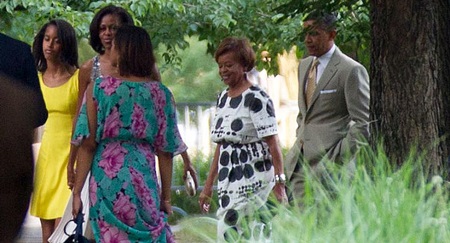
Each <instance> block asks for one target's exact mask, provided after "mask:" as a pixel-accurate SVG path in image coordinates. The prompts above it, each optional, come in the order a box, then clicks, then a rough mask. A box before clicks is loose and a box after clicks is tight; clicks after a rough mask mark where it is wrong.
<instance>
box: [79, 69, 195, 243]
mask: <svg viewBox="0 0 450 243" xmlns="http://www.w3.org/2000/svg"><path fill="white" fill-rule="evenodd" d="M93 99H94V104H95V106H96V109H97V131H96V134H95V138H96V141H97V143H98V146H97V150H96V152H95V155H94V159H93V162H92V167H91V178H90V183H89V184H90V186H89V191H90V211H89V213H90V215H89V219H90V221H91V224H92V228H93V232H94V235H95V238H96V241H97V242H107V243H114V242H173V241H174V239H173V235H172V233H171V231H170V227H169V225H168V224H167V215H165V213H164V212H162V211H160V209H159V207H160V187H159V185H158V179H157V173H156V166H155V151H156V150H161V151H165V152H170V153H173V154H174V155H175V154H179V153H181V152H182V151H184V150H186V149H187V147H186V145H185V144H184V143H183V141H182V139H181V137H180V134H179V131H178V127H177V120H176V110H175V103H174V100H173V96H172V94H171V92H170V91H169V90H168V89H167V87H165V86H164V85H163V84H161V83H160V82H153V81H149V82H132V81H125V80H120V79H116V78H112V77H105V78H98V79H96V80H95V82H94V87H93ZM92 135H94V134H92ZM87 136H90V134H89V129H88V120H87V114H86V105H85V104H83V106H82V109H81V111H80V114H79V117H78V120H77V124H76V128H75V133H74V135H73V141H72V143H73V144H75V145H80V144H81V142H82V140H83V139H84V138H86V137H87Z"/></svg>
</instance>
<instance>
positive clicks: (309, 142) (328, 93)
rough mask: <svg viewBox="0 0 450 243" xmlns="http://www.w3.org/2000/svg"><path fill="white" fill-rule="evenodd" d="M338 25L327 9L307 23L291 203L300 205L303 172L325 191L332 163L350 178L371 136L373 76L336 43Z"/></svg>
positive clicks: (291, 159)
mask: <svg viewBox="0 0 450 243" xmlns="http://www.w3.org/2000/svg"><path fill="white" fill-rule="evenodd" d="M336 24H337V17H336V16H335V15H334V14H331V13H326V12H323V11H314V12H312V13H311V14H309V15H308V16H307V17H306V19H305V20H304V22H303V28H304V31H305V34H306V35H305V40H304V42H305V46H306V48H307V50H308V53H309V55H310V56H309V57H307V58H305V59H303V60H301V62H300V65H299V71H298V81H299V94H298V106H299V114H298V116H297V123H298V128H297V133H296V136H297V139H296V142H295V144H294V146H293V147H292V148H291V150H290V151H289V152H288V154H287V155H286V158H285V162H286V163H285V164H286V175H287V178H288V185H289V193H288V194H289V199H290V202H291V203H292V204H294V205H296V206H299V207H303V199H304V196H305V182H306V178H307V176H306V175H305V169H306V168H309V169H310V171H311V173H312V175H313V177H314V178H316V179H318V180H319V181H320V182H322V183H324V186H326V187H328V186H329V185H328V183H327V179H330V177H329V167H330V165H333V166H334V165H339V166H340V165H342V166H345V170H346V171H345V174H346V175H345V176H351V175H352V174H353V171H354V169H355V161H354V155H355V153H356V151H357V150H358V147H359V146H360V145H364V144H367V138H368V137H369V104H370V102H369V101H370V90H369V88H370V87H369V76H368V74H367V71H366V69H365V68H364V67H363V66H362V65H361V64H360V63H358V62H356V61H354V60H353V59H351V58H350V57H348V56H346V55H345V54H343V53H342V52H341V51H340V49H339V48H338V47H337V46H336V45H335V43H334V39H335V37H336V34H337V29H336ZM342 176H344V175H342ZM330 189H331V188H330Z"/></svg>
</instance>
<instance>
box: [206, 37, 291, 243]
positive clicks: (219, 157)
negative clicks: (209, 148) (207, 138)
mask: <svg viewBox="0 0 450 243" xmlns="http://www.w3.org/2000/svg"><path fill="white" fill-rule="evenodd" d="M215 59H216V62H217V63H218V65H219V74H220V76H221V77H222V81H223V82H224V83H225V84H226V85H227V86H228V88H227V89H226V90H224V91H222V93H221V94H220V95H219V97H218V99H217V113H216V116H215V118H214V122H213V124H212V130H211V137H212V140H213V141H214V142H215V143H217V147H216V150H215V154H214V159H213V162H212V165H211V169H210V173H209V176H208V178H207V180H206V182H205V186H204V189H203V192H202V193H201V194H200V197H199V203H200V208H201V209H202V210H203V211H204V212H207V211H208V210H209V203H210V199H211V196H212V188H213V183H214V181H215V179H216V178H217V177H218V196H219V209H218V210H217V217H218V219H219V222H218V228H217V229H218V240H219V241H230V242H237V241H239V242H246V241H248V242H264V241H266V240H270V238H271V224H270V219H271V217H270V216H269V217H267V216H268V215H270V213H269V212H268V210H269V208H268V205H267V200H268V197H269V194H270V193H271V192H272V191H273V192H274V195H275V197H276V198H277V200H278V201H279V202H286V201H287V197H286V193H285V188H284V182H285V179H284V178H285V176H284V174H283V161H282V154H281V149H280V146H279V142H278V135H277V123H276V118H275V111H274V108H273V104H272V101H271V99H270V98H269V96H268V95H267V94H266V93H265V92H264V91H263V90H261V89H260V88H259V87H257V86H254V85H252V83H251V82H250V81H249V80H248V79H247V72H249V71H250V70H252V69H253V68H254V65H255V53H254V52H253V49H252V47H251V45H250V43H249V41H248V40H247V39H240V38H234V37H229V38H226V39H224V40H223V41H222V42H221V43H220V45H219V48H218V49H217V51H216V53H215Z"/></svg>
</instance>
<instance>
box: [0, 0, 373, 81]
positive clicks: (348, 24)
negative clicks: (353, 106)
mask: <svg viewBox="0 0 450 243" xmlns="http://www.w3.org/2000/svg"><path fill="white" fill-rule="evenodd" d="M108 4H115V5H118V6H122V7H124V8H125V9H127V10H128V11H129V12H130V13H131V14H132V15H133V17H134V19H135V22H136V24H137V25H141V26H143V27H144V28H146V29H147V30H148V32H149V33H150V34H151V36H152V40H153V42H154V45H155V46H163V47H164V48H165V51H164V53H162V55H161V56H162V58H163V60H164V62H165V63H168V64H171V65H175V66H176V67H179V66H180V65H181V62H182V59H183V58H185V57H184V56H182V54H183V53H181V52H180V50H184V49H186V48H188V47H189V42H188V41H187V40H185V37H186V36H198V37H199V39H200V40H204V41H206V43H207V52H208V53H209V54H212V53H213V52H214V50H215V49H216V47H217V45H218V44H219V43H220V41H221V40H222V39H223V38H224V37H227V36H245V37H247V38H249V39H250V40H251V41H252V43H253V46H254V49H255V51H256V53H257V54H258V57H260V56H259V54H260V53H261V52H262V51H268V52H269V54H270V57H271V58H270V61H268V62H267V61H263V60H262V59H261V58H258V62H257V66H258V69H262V68H266V69H267V70H268V71H269V73H276V72H277V70H278V67H277V65H278V64H277V58H276V57H277V55H278V54H280V53H283V52H284V51H285V50H291V48H292V47H293V46H300V47H302V41H303V40H302V38H301V23H302V18H303V16H304V14H305V13H308V12H309V11H311V9H315V8H318V9H328V10H333V11H337V12H338V13H339V16H340V19H341V23H342V28H341V29H340V34H339V40H338V43H339V45H342V46H343V50H344V51H345V52H347V53H350V54H354V56H356V57H357V58H358V59H360V60H361V61H362V62H363V64H365V66H366V67H367V66H368V60H369V58H368V56H369V55H368V51H367V50H368V47H369V29H370V26H369V17H368V6H369V3H368V1H367V0H346V1H325V0H308V1H300V0H290V1H289V0H266V1H261V0H222V1H216V0H184V1H181V0H176V1H173V0H171V1H168V0H106V1H105V0H84V1H80V0H59V1H53V0H7V1H2V2H0V16H1V21H0V28H1V29H2V31H3V32H5V33H7V34H9V35H11V36H13V37H16V38H18V39H21V40H24V41H25V42H28V43H31V42H32V39H33V37H34V34H35V32H36V31H37V30H38V28H39V27H40V26H42V24H43V23H45V22H46V21H48V20H49V19H51V18H63V19H66V20H67V21H69V22H70V23H71V24H72V25H73V26H74V27H75V29H76V31H77V34H78V36H79V38H80V39H81V38H88V27H89V23H90V21H91V19H92V17H93V15H94V13H95V12H96V11H98V10H99V9H100V8H101V7H103V6H106V5H108ZM23 23H27V24H25V25H24V24H23ZM301 49H303V48H297V50H301ZM298 54H299V57H301V56H303V53H302V52H299V53H298Z"/></svg>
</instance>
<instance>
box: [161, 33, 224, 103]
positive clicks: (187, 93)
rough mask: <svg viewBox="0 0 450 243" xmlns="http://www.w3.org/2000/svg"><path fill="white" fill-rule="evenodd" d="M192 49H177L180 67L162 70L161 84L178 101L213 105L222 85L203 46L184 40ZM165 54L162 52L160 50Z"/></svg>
mask: <svg viewBox="0 0 450 243" xmlns="http://www.w3.org/2000/svg"><path fill="white" fill-rule="evenodd" d="M187 41H188V43H189V45H190V46H191V48H189V49H185V50H179V51H178V52H179V54H180V56H182V57H183V58H182V59H181V66H180V67H179V68H175V67H173V66H169V65H163V66H162V67H161V73H162V75H161V76H162V81H163V83H164V84H166V85H167V86H168V87H169V88H170V89H171V90H172V92H173V94H174V96H175V99H176V101H177V102H214V101H215V100H216V98H217V95H218V94H219V92H220V91H222V90H223V89H224V88H225V85H224V84H223V82H222V81H221V80H220V77H219V73H218V72H219V71H218V69H217V64H216V62H215V60H214V58H213V57H212V56H211V55H208V54H207V53H206V43H205V42H204V41H203V42H199V41H198V40H196V39H195V38H188V39H187ZM159 52H164V51H159Z"/></svg>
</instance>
